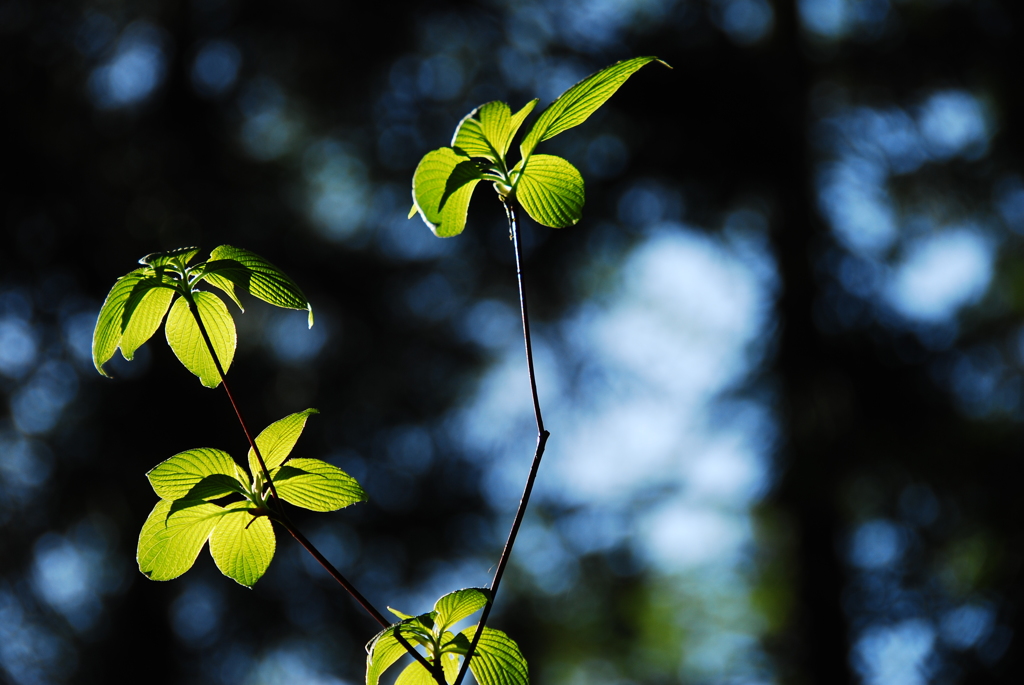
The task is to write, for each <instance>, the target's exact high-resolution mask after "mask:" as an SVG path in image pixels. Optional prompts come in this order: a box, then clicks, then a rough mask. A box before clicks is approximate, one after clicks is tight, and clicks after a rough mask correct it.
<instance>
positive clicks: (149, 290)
mask: <svg viewBox="0 0 1024 685" xmlns="http://www.w3.org/2000/svg"><path fill="white" fill-rule="evenodd" d="M161 280H162V276H161V277H153V278H144V279H142V280H141V281H139V282H138V283H137V284H136V285H135V288H133V289H132V293H131V295H130V296H129V298H128V301H127V302H126V303H125V308H124V318H125V319H127V320H128V325H127V326H125V329H124V333H123V334H122V336H121V354H122V355H124V358H125V359H127V360H129V361H131V359H132V358H133V357H134V356H135V350H137V349H139V348H140V347H142V345H144V344H145V343H146V341H147V340H149V339H150V338H151V337H153V334H154V333H156V330H157V329H158V328H160V324H161V323H163V320H164V315H165V314H167V308H168V307H170V306H171V300H173V299H174V296H175V295H176V294H177V290H175V289H174V288H172V287H170V286H168V285H163V284H161Z"/></svg>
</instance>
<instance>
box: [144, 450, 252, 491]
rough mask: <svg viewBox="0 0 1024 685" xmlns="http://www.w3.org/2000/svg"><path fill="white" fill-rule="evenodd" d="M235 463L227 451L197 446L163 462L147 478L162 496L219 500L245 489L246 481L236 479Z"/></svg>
mask: <svg viewBox="0 0 1024 685" xmlns="http://www.w3.org/2000/svg"><path fill="white" fill-rule="evenodd" d="M235 466H236V465H235V460H234V459H232V458H231V455H230V454H228V453H227V452H224V451H223V450H218V449H214V448H212V447H197V448H196V449H191V450H186V451H184V452H179V453H178V454H175V455H174V456H173V457H171V458H170V459H167V460H166V461H162V462H160V463H159V464H157V465H156V467H154V468H153V470H152V471H150V472H149V473H147V474H146V477H147V478H149V483H150V485H152V486H153V490H154V491H155V492H156V494H157V495H159V496H160V497H161V498H163V499H170V500H174V499H182V498H188V499H216V498H218V497H223V496H224V495H227V494H230V493H232V492H238V493H244V492H245V488H244V487H243V486H244V482H242V483H240V482H239V481H238V480H236V473H237V469H236V468H235ZM218 476H220V477H219V478H218Z"/></svg>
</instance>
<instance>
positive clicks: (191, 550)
mask: <svg viewBox="0 0 1024 685" xmlns="http://www.w3.org/2000/svg"><path fill="white" fill-rule="evenodd" d="M172 505H173V511H172ZM223 514H224V509H223V508H222V507H219V506H217V505H216V504H210V503H209V502H204V501H202V500H186V501H182V500H178V501H177V502H171V501H170V500H166V499H162V500H160V501H159V502H157V503H156V506H155V507H153V511H152V512H151V513H150V515H149V518H147V519H146V522H145V523H144V524H142V532H141V533H140V534H139V548H138V554H137V559H138V562H139V570H140V571H142V572H143V573H144V574H145V575H147V576H149V578H150V579H152V580H171V579H172V578H177V577H178V576H180V575H181V574H182V573H184V572H185V571H187V570H189V569H190V568H192V564H194V563H195V561H196V557H197V556H199V550H201V549H202V548H203V545H205V544H206V540H207V538H209V537H210V533H211V532H212V531H213V529H214V527H215V526H216V525H217V523H218V521H220V518H221V516H223Z"/></svg>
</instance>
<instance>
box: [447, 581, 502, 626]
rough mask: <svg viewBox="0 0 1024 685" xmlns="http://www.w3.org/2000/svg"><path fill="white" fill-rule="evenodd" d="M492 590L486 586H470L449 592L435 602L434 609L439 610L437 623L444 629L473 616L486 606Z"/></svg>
mask: <svg viewBox="0 0 1024 685" xmlns="http://www.w3.org/2000/svg"><path fill="white" fill-rule="evenodd" d="M489 596H490V591H489V590H486V589H484V588H476V587H469V588H465V589H463V590H456V591H455V592H449V593H448V594H447V595H445V596H443V597H441V599H439V600H437V602H435V603H434V611H436V612H437V623H438V624H439V625H440V626H441V629H442V630H444V629H445V628H448V627H449V626H451V625H454V624H456V623H458V622H459V621H461V620H462V619H464V618H466V617H467V616H471V615H472V614H473V613H475V612H477V611H479V610H480V609H483V608H484V605H485V604H487V598H488V597H489Z"/></svg>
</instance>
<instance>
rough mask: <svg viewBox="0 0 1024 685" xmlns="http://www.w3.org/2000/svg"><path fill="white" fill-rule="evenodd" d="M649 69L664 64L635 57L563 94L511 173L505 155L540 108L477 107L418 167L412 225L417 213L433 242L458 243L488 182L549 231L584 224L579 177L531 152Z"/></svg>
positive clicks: (526, 138)
mask: <svg viewBox="0 0 1024 685" xmlns="http://www.w3.org/2000/svg"><path fill="white" fill-rule="evenodd" d="M653 61H659V62H660V61H661V60H658V59H657V58H656V57H635V58H633V59H629V60H624V61H622V62H617V63H615V64H613V65H611V66H609V67H606V68H605V69H602V70H601V71H599V72H597V73H595V74H591V75H590V76H588V77H587V78H585V79H583V80H582V81H580V82H579V83H577V84H576V85H574V86H573V87H572V88H570V89H569V90H567V91H565V92H564V93H562V94H561V95H560V96H559V97H558V99H557V100H555V101H554V102H553V103H551V106H550V107H548V108H547V109H546V110H544V112H543V113H542V114H541V115H540V117H539V118H538V119H537V121H536V122H534V124H533V126H532V127H531V128H530V130H529V132H527V134H526V135H525V136H524V138H523V140H522V142H521V143H520V145H519V154H520V159H519V161H518V162H516V163H515V164H514V165H510V164H509V162H508V159H507V156H508V151H509V147H510V146H511V144H512V140H513V139H514V138H515V136H516V133H518V132H519V129H520V127H521V126H522V125H523V122H524V121H525V120H526V117H527V116H528V115H529V114H530V113H531V112H532V111H533V109H534V107H536V105H537V102H538V100H537V99H534V100H531V101H530V102H528V103H526V105H525V106H524V107H523V108H522V109H520V110H519V111H518V112H516V113H515V114H512V110H511V108H509V106H508V104H506V103H504V102H499V101H494V102H488V103H487V104H485V105H481V106H480V107H477V108H476V109H474V110H473V111H472V112H470V113H469V114H467V115H466V116H465V118H463V119H462V121H461V122H459V125H458V127H457V128H456V129H455V136H454V137H453V138H452V144H451V146H450V147H442V148H438V149H437V150H432V151H431V152H428V153H427V154H426V155H424V157H423V159H422V160H420V163H419V165H418V166H417V167H416V171H415V173H414V174H413V181H412V197H413V206H412V209H411V210H410V211H409V218H412V217H413V216H414V215H415V214H416V213H417V212H419V214H420V216H421V217H422V218H423V220H424V221H425V222H426V224H427V225H428V226H429V227H430V229H431V230H432V231H433V232H434V234H435V235H437V236H438V237H441V238H448V237H451V236H455V235H458V234H460V233H462V231H463V229H464V228H465V226H466V215H467V212H468V211H469V201H470V199H471V198H472V196H473V190H474V189H475V188H476V185H477V183H479V182H480V181H491V182H492V183H493V185H494V189H495V191H496V192H497V193H498V195H499V197H501V199H502V201H505V200H506V199H509V198H512V197H516V198H518V199H519V202H520V203H521V204H522V205H523V207H524V208H525V209H526V211H527V213H528V214H529V215H530V216H531V217H533V219H534V221H536V222H537V223H539V224H543V225H545V226H550V227H551V228H564V227H566V226H572V225H575V224H576V223H577V222H578V221H579V220H580V218H581V217H582V216H583V203H584V200H585V193H584V185H583V176H582V175H580V172H579V171H578V170H577V169H576V167H574V166H573V165H572V164H571V163H569V162H568V161H567V160H565V159H563V158H561V157H557V156H555V155H544V154H535V153H534V150H535V148H536V147H537V145H538V144H539V143H541V142H543V141H545V140H549V139H551V138H554V137H555V136H556V135H558V134H559V133H562V132H563V131H566V130H568V129H570V128H573V127H574V126H579V125H580V124H582V123H583V122H584V121H586V120H587V119H588V118H589V117H590V115H591V114H593V113H594V112H595V111H597V109H598V108H599V107H600V106H601V105H603V104H604V103H605V102H606V101H607V100H608V98H610V97H611V96H612V95H614V94H615V92H616V91H617V90H618V89H619V87H620V86H622V84H623V83H625V82H626V80H627V79H628V78H629V77H630V76H632V75H633V73H634V72H636V71H637V70H638V69H639V68H640V67H642V66H644V65H645V64H648V63H650V62H653ZM662 64H664V62H662ZM666 66H668V65H666Z"/></svg>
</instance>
